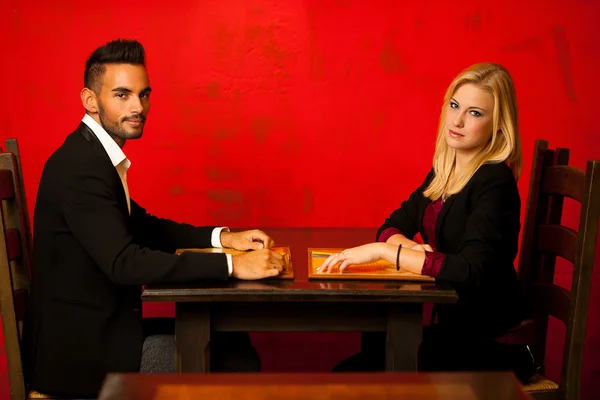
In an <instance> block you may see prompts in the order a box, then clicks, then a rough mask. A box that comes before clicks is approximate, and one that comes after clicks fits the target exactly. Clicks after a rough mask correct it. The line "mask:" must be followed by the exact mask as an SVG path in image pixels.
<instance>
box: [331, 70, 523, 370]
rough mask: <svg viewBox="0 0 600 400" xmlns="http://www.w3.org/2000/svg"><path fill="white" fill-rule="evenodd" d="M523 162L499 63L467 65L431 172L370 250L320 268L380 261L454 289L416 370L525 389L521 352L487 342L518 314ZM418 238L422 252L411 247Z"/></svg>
mask: <svg viewBox="0 0 600 400" xmlns="http://www.w3.org/2000/svg"><path fill="white" fill-rule="evenodd" d="M521 164H522V156H521V144H520V136H519V128H518V121H517V103H516V97H515V90H514V86H513V82H512V78H511V76H510V74H509V73H508V71H507V70H506V69H505V68H503V67H502V66H500V65H498V64H492V63H484V64H476V65H473V66H471V67H469V68H467V69H466V70H464V71H463V72H462V73H460V74H459V75H458V76H457V77H456V78H455V79H454V81H453V82H452V83H451V84H450V87H449V88H448V90H447V92H446V96H445V98H444V103H443V107H442V113H441V117H440V123H439V131H438V137H437V143H436V150H435V155H434V158H433V168H432V170H431V171H430V172H429V174H428V175H427V177H426V178H425V180H424V182H423V184H422V185H421V186H420V187H419V188H418V189H417V190H416V191H414V192H413V193H412V194H411V195H410V197H409V198H408V199H407V200H405V201H404V202H402V204H401V205H400V208H398V209H397V210H395V211H394V212H392V214H391V215H390V216H389V217H388V218H387V219H386V220H385V222H384V224H383V225H382V226H381V227H380V228H379V230H378V232H377V243H370V244H366V245H363V246H359V247H355V248H351V249H347V250H344V251H343V252H342V253H340V254H337V255H334V256H331V257H330V258H329V259H328V260H327V261H326V262H325V263H324V264H323V266H322V267H321V272H322V273H330V271H331V268H332V267H333V266H334V265H337V264H339V265H340V273H343V271H344V270H345V269H346V268H352V267H351V266H352V265H353V264H361V263H366V262H372V261H377V260H379V259H384V260H387V261H389V262H392V263H395V264H396V265H397V267H398V268H400V269H404V270H408V271H411V272H414V273H417V274H423V275H429V276H432V277H435V278H436V280H437V281H438V282H447V283H450V284H453V285H454V287H455V288H456V290H457V292H458V296H459V301H458V304H456V305H436V306H435V307H434V310H435V315H437V323H435V324H432V325H431V326H429V327H426V329H425V331H424V334H423V343H422V344H421V347H420V349H419V368H420V369H421V370H493V369H503V370H507V369H509V370H513V371H515V372H516V374H517V375H518V376H519V378H520V379H521V380H523V381H526V380H528V379H529V378H530V377H531V376H532V374H533V373H534V371H535V369H534V367H533V359H532V356H531V353H530V352H529V349H528V347H527V346H524V345H517V344H506V343H499V342H498V341H496V340H495V339H494V338H496V337H498V336H499V335H502V334H504V333H505V332H507V331H508V330H509V329H510V328H511V327H513V326H516V325H518V324H519V323H520V322H521V321H522V320H523V319H524V318H525V316H526V310H525V309H524V307H523V306H522V303H521V299H520V294H519V290H518V282H517V274H516V271H515V269H514V265H513V262H514V259H515V257H516V254H517V248H518V238H519V230H520V219H519V218H520V207H521V201H520V197H519V192H518V189H517V184H516V180H517V179H518V177H519V174H520V172H521ZM417 233H420V235H421V237H422V238H423V240H424V243H425V244H423V245H421V244H418V243H417V242H415V241H413V240H412V239H413V237H414V236H415V235H416V234H417ZM381 350H382V351H381V352H380V353H379V354H365V353H361V354H358V355H356V356H353V357H351V358H350V359H348V360H346V361H345V362H343V363H342V364H340V365H339V366H338V367H337V368H336V369H337V370H361V369H362V370H373V369H382V368H383V345H382V346H381Z"/></svg>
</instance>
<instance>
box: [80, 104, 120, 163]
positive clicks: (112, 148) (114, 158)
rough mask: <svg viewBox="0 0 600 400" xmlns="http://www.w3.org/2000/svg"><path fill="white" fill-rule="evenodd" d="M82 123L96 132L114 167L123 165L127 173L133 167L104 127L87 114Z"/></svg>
mask: <svg viewBox="0 0 600 400" xmlns="http://www.w3.org/2000/svg"><path fill="white" fill-rule="evenodd" d="M81 121H82V122H83V123H84V124H86V125H87V126H88V127H89V128H90V129H91V130H92V132H94V134H95V135H96V137H97V138H98V140H99V141H100V143H101V144H102V147H104V150H105V151H106V153H107V154H108V157H109V158H110V161H111V162H112V164H113V166H115V167H116V166H117V165H119V164H121V163H123V168H124V169H125V171H127V170H128V169H129V167H130V166H131V161H129V159H127V156H126V155H125V153H123V150H122V149H121V148H120V147H119V145H118V144H117V142H115V141H114V140H113V138H111V137H110V135H109V134H108V133H107V132H106V131H105V130H104V128H103V127H102V125H100V124H99V123H97V122H96V120H95V119H94V118H92V117H91V115H89V114H87V113H86V114H85V115H84V116H83V119H82V120H81Z"/></svg>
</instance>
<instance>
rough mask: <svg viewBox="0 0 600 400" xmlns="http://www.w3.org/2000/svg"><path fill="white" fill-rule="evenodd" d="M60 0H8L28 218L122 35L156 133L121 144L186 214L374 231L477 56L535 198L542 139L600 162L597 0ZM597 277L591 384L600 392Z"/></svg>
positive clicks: (234, 223)
mask: <svg viewBox="0 0 600 400" xmlns="http://www.w3.org/2000/svg"><path fill="white" fill-rule="evenodd" d="M52 3H53V2H46V1H42V0H38V1H36V0H29V1H15V0H2V2H0V34H1V37H3V38H4V39H3V46H2V47H3V51H2V62H1V63H0V84H1V86H0V87H1V88H2V91H3V93H4V95H3V96H0V110H2V111H1V117H0V128H1V134H0V138H5V137H18V139H19V141H20V144H21V147H22V152H23V163H24V174H25V184H26V187H27V194H28V197H29V200H30V208H31V212H33V205H34V199H35V195H36V191H37V186H38V182H39V179H40V175H41V171H42V166H43V163H44V162H45V160H46V158H47V157H48V156H49V155H50V154H51V152H52V151H53V150H54V149H56V147H58V146H59V145H60V143H61V142H62V141H63V139H64V137H65V136H66V135H67V134H68V133H69V132H71V131H72V130H73V129H74V128H75V127H76V126H77V124H78V122H79V120H80V118H81V117H82V115H83V108H82V107H81V103H80V100H79V96H78V93H79V91H80V89H81V86H82V73H83V66H84V61H85V58H86V57H87V56H88V54H89V53H90V52H91V51H92V50H93V49H94V48H95V47H96V46H98V45H101V44H103V43H104V42H106V41H108V40H110V39H113V38H117V37H126V38H137V39H139V40H140V41H141V42H142V43H143V44H144V45H145V47H146V50H147V55H148V70H149V73H150V78H151V85H152V87H153V99H152V111H151V113H150V116H149V119H148V124H147V127H146V131H145V135H144V137H143V139H142V140H141V141H138V142H131V143H129V144H128V145H127V146H126V148H125V151H126V153H127V155H128V156H129V157H130V158H131V160H132V162H133V165H132V169H131V170H130V174H129V188H130V191H131V193H132V196H133V197H134V198H136V200H137V201H138V202H140V203H142V204H143V205H144V206H146V207H147V208H148V209H149V210H150V211H151V212H153V213H157V214H160V215H163V216H167V217H170V218H173V219H176V220H186V221H189V222H191V223H196V224H225V225H228V226H231V227H240V226H261V227H268V226H361V227H376V226H378V225H379V224H380V223H381V222H382V220H383V218H385V216H386V215H387V214H388V213H389V212H390V211H392V210H393V209H394V208H396V207H397V205H398V204H399V202H400V201H401V200H402V199H403V198H405V197H406V196H407V195H408V194H409V193H410V192H411V191H412V190H414V188H415V187H416V186H417V185H418V184H419V183H420V182H421V181H422V179H423V178H424V176H425V174H426V172H427V171H428V169H429V168H430V164H431V158H432V153H433V146H434V141H435V131H436V127H437V120H438V115H439V109H440V103H441V100H442V96H443V93H444V91H445V89H446V86H447V85H448V84H449V83H450V81H451V79H452V78H453V77H454V76H455V75H456V74H457V73H458V72H460V70H462V69H463V68H465V67H466V66H468V65H470V64H472V63H475V62H479V61H496V62H500V63H502V64H504V65H505V66H506V67H507V68H508V69H509V70H510V71H511V72H512V74H513V77H514V80H515V84H516V87H517V95H518V101H519V110H520V122H521V129H522V136H523V149H524V153H525V164H526V167H525V171H524V174H523V177H522V179H521V181H520V189H521V194H522V196H523V202H524V203H525V201H526V197H527V186H528V178H529V170H530V164H531V152H532V148H533V143H534V140H535V138H538V137H543V138H547V139H549V140H550V144H551V146H553V147H554V146H563V147H569V148H571V149H572V163H573V164H574V165H576V166H578V167H582V168H584V167H585V160H587V159H591V158H596V159H600V145H599V143H598V124H597V121H596V118H597V114H598V111H597V94H598V93H599V92H600V80H599V79H598V78H597V74H598V71H599V70H600V55H599V54H600V52H599V50H600V41H599V40H598V38H600V3H599V2H597V1H590V0H588V1H584V0H579V1H575V0H572V1H558V0H553V1H536V2H525V1H521V0H519V1H517V0H507V1H505V2H503V3H502V4H501V5H499V4H494V6H492V5H486V4H485V3H482V2H481V1H470V0H467V1H463V2H448V1H437V0H435V1H434V0H432V1H429V2H402V1H398V0H389V1H384V0H371V1H358V0H355V1H351V0H345V1H344V0H336V1H334V0H322V1H317V0H305V1H301V0H288V1H261V0H245V1H242V0H239V1H236V0H220V1H212V0H210V1H209V0H206V1H192V0H181V1H178V2H171V3H169V4H166V3H164V2H159V1H135V0H132V1H129V2H121V1H112V0H110V1H104V2H100V3H94V4H92V3H89V2H81V1H75V0H70V1H61V2H60V5H56V4H52ZM567 219H568V220H569V223H570V224H572V225H573V224H575V223H576V222H577V221H576V218H575V217H574V213H573V212H571V213H570V214H569V216H568V218H567ZM597 266H598V265H597ZM597 269H598V268H597ZM561 279H562V278H561ZM563 283H565V284H568V281H567V279H563ZM599 286H600V276H596V277H595V278H594V295H593V296H592V306H591V313H590V320H589V324H588V326H589V329H588V332H589V334H588V336H589V339H588V341H587V348H586V351H587V358H586V360H585V366H584V389H585V390H586V392H588V393H592V392H593V391H597V390H598V389H600V384H599V382H600V379H599V378H600V361H598V360H599V359H600V321H599V320H598V318H597V317H596V313H597V311H598V309H599V306H600V297H599V296H598V291H599V290H600V288H599ZM558 331H560V329H558ZM553 337H554V342H553V343H556V342H557V341H558V339H560V336H556V335H555V336H553ZM559 354H560V352H559V351H553V352H552V353H551V357H550V362H551V367H550V370H551V372H552V374H554V376H555V377H557V376H558V375H557V374H558V366H559V360H558V358H559Z"/></svg>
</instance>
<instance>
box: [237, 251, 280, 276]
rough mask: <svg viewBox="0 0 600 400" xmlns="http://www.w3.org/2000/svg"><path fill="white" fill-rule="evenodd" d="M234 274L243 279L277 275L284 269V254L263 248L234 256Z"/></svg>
mask: <svg viewBox="0 0 600 400" xmlns="http://www.w3.org/2000/svg"><path fill="white" fill-rule="evenodd" d="M231 260H232V263H233V271H232V275H233V276H234V277H235V278H238V279H243V280H248V281H250V280H256V279H263V278H268V277H270V276H277V275H279V273H280V272H281V271H282V270H283V263H284V260H283V255H282V254H279V253H275V252H273V251H271V250H267V249H262V250H256V251H251V252H248V253H245V254H240V255H237V256H233V257H232V258H231Z"/></svg>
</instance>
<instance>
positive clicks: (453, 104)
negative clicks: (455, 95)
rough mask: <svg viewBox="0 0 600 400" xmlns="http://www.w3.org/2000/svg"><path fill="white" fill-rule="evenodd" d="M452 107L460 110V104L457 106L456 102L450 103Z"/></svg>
mask: <svg viewBox="0 0 600 400" xmlns="http://www.w3.org/2000/svg"><path fill="white" fill-rule="evenodd" d="M450 107H452V108H458V104H456V103H455V102H453V101H451V102H450Z"/></svg>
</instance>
